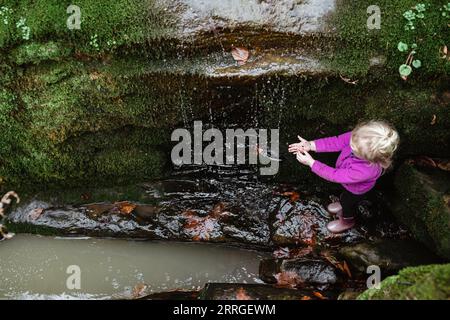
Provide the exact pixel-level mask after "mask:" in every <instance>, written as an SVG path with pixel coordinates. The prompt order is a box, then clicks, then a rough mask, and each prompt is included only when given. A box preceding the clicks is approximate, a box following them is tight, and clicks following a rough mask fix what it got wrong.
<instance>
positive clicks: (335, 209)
mask: <svg viewBox="0 0 450 320" xmlns="http://www.w3.org/2000/svg"><path fill="white" fill-rule="evenodd" d="M327 210H328V212H329V213H330V214H331V215H332V216H337V217H338V218H339V217H342V206H341V203H340V202H333V203H330V204H329V205H328V207H327Z"/></svg>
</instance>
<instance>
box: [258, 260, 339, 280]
mask: <svg viewBox="0 0 450 320" xmlns="http://www.w3.org/2000/svg"><path fill="white" fill-rule="evenodd" d="M280 273H288V274H291V275H293V276H294V275H295V276H296V277H297V279H298V280H299V282H300V283H301V286H319V287H325V286H329V285H333V284H335V283H336V282H337V281H338V276H337V273H336V270H335V268H334V267H333V266H331V265H330V264H328V263H326V262H325V261H322V260H319V259H310V258H298V259H264V260H262V261H261V262H260V265H259V277H260V278H261V279H262V280H263V281H264V282H266V283H277V275H278V274H280Z"/></svg>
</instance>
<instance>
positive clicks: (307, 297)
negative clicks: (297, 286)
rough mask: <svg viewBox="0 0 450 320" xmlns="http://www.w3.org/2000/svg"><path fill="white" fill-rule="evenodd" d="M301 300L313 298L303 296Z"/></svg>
mask: <svg viewBox="0 0 450 320" xmlns="http://www.w3.org/2000/svg"><path fill="white" fill-rule="evenodd" d="M300 300H311V297H308V296H303V297H301V298H300Z"/></svg>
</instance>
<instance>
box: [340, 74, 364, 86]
mask: <svg viewBox="0 0 450 320" xmlns="http://www.w3.org/2000/svg"><path fill="white" fill-rule="evenodd" d="M339 77H341V79H342V81H344V82H346V83H349V84H353V85H355V84H357V83H358V81H359V80H351V79H349V78H346V77H344V76H342V75H341V74H339Z"/></svg>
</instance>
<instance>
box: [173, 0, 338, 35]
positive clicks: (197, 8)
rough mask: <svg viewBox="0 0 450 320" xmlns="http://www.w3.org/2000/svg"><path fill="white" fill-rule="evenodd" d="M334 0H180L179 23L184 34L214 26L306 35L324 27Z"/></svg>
mask: <svg viewBox="0 0 450 320" xmlns="http://www.w3.org/2000/svg"><path fill="white" fill-rule="evenodd" d="M335 7H336V4H335V0H304V1H298V0H248V1H247V0H228V1H221V0H212V1H211V0H181V1H179V2H178V4H177V5H175V6H174V8H176V10H180V9H181V10H183V13H182V14H181V19H180V20H181V21H180V24H181V26H182V30H183V32H184V33H187V34H191V33H199V32H202V31H205V30H207V31H209V30H214V29H218V28H219V29H222V28H227V29H237V28H244V27H246V28H252V27H253V28H262V27H265V28H267V29H268V30H271V31H275V32H288V33H296V34H306V33H313V32H323V31H326V30H328V29H329V28H328V26H327V25H326V23H325V18H326V16H327V15H329V14H331V13H332V12H334V10H335Z"/></svg>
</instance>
